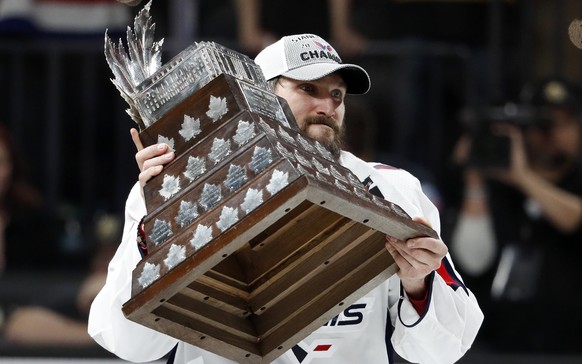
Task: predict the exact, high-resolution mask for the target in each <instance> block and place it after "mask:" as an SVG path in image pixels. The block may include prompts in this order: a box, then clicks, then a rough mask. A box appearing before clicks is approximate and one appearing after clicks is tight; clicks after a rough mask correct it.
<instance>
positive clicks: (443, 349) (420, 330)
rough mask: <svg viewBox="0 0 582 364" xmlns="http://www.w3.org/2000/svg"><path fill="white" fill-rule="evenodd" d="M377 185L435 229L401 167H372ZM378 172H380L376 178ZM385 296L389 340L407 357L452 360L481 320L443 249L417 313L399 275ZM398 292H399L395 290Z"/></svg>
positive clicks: (425, 202)
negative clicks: (420, 310)
mask: <svg viewBox="0 0 582 364" xmlns="http://www.w3.org/2000/svg"><path fill="white" fill-rule="evenodd" d="M375 169H376V170H377V171H378V174H379V176H376V180H377V181H378V187H379V188H380V189H381V190H382V193H383V194H384V196H385V198H386V199H387V200H389V201H392V202H394V203H396V204H398V205H399V206H400V207H402V208H403V209H404V210H405V211H406V212H407V213H408V214H409V215H410V216H411V217H417V216H420V217H424V218H426V219H427V220H428V221H429V222H430V223H431V225H432V228H433V229H434V230H435V231H436V232H437V233H438V234H439V235H440V219H439V213H438V210H437V208H436V207H435V206H434V204H433V203H432V202H431V201H430V200H429V199H428V197H427V196H426V195H425V194H424V193H423V191H422V187H421V185H420V182H419V181H418V179H416V178H415V177H414V176H412V175H410V174H409V173H408V172H406V171H402V170H390V169H387V168H380V169H378V168H375ZM380 177H381V178H380ZM393 278H394V279H391V280H390V281H391V282H390V284H391V285H396V286H394V287H393V289H391V290H390V291H391V292H394V296H393V297H389V307H390V317H391V321H392V324H393V325H394V331H393V333H392V338H391V342H392V346H393V348H394V350H395V351H396V352H397V353H398V355H400V356H401V357H403V358H405V359H406V360H408V361H410V362H413V363H454V362H455V361H457V360H458V359H459V358H461V357H462V356H463V355H464V354H465V353H466V352H467V350H468V349H469V348H470V347H471V345H472V343H473V341H474V340H475V338H476V336H477V333H478V331H479V328H480V327H481V324H482V322H483V313H482V311H481V309H480V307H479V305H478V303H477V300H476V298H475V296H474V295H473V293H472V292H471V291H470V290H469V289H468V288H467V287H466V286H465V285H464V283H463V280H462V278H461V277H460V275H459V274H458V272H457V271H456V270H455V268H454V265H453V263H452V260H451V257H450V255H448V254H447V256H445V258H443V261H442V263H441V267H440V268H439V269H438V270H437V271H435V272H433V273H432V275H431V276H430V285H429V292H428V298H427V304H426V307H425V310H424V312H422V313H420V314H419V313H418V312H417V311H416V309H415V308H414V306H413V305H412V303H411V302H410V300H408V298H407V297H406V293H405V292H404V290H403V289H402V288H401V283H400V280H399V279H398V278H397V277H393ZM398 293H399V294H398Z"/></svg>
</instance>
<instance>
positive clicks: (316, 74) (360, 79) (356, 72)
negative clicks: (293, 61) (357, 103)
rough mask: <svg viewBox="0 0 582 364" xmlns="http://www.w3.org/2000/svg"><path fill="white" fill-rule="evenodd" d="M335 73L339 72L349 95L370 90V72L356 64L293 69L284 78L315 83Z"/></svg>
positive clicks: (307, 66)
mask: <svg viewBox="0 0 582 364" xmlns="http://www.w3.org/2000/svg"><path fill="white" fill-rule="evenodd" d="M334 72H338V73H339V74H340V75H341V76H342V78H343V79H344V82H345V83H346V92H347V93H348V94H352V95H359V94H365V93H366V92H368V90H370V76H369V75H368V72H366V70H364V69H363V68H362V67H360V66H358V65H355V64H335V63H316V64H310V65H306V66H303V67H298V68H295V69H292V70H290V71H288V72H285V73H283V74H282V76H285V77H289V78H291V79H294V80H300V81H313V80H317V79H320V78H323V77H325V76H327V75H330V74H332V73H334Z"/></svg>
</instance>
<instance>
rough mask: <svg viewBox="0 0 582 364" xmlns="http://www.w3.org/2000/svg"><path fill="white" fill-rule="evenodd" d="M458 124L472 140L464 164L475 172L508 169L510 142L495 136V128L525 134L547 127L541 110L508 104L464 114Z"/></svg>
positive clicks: (548, 120)
mask: <svg viewBox="0 0 582 364" xmlns="http://www.w3.org/2000/svg"><path fill="white" fill-rule="evenodd" d="M461 120H462V123H463V124H464V125H465V127H466V129H467V130H468V132H469V134H470V136H471V139H472V143H471V150H470V153H469V159H468V161H467V164H468V165H469V166H472V167H477V168H508V167H509V165H510V162H511V160H510V153H511V141H510V140H509V137H508V136H506V135H500V134H498V133H496V132H495V127H496V126H497V125H500V124H511V125H514V126H516V127H518V128H520V129H522V130H525V129H528V128H532V127H535V128H540V129H544V128H546V127H547V126H548V125H549V123H550V118H549V116H548V115H547V112H545V111H544V110H543V109H541V108H537V107H533V106H531V105H526V104H517V103H511V102H509V103H506V104H504V105H500V106H492V107H487V108H483V109H472V110H467V111H466V112H465V113H464V114H463V116H462V118H461Z"/></svg>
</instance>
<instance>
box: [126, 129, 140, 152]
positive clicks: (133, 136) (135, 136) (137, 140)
mask: <svg viewBox="0 0 582 364" xmlns="http://www.w3.org/2000/svg"><path fill="white" fill-rule="evenodd" d="M129 133H130V134H131V140H133V144H135V148H136V149H137V151H138V152H139V151H140V150H142V149H143V144H142V142H141V139H140V138H139V133H138V132H137V130H136V129H135V128H131V129H130V130H129Z"/></svg>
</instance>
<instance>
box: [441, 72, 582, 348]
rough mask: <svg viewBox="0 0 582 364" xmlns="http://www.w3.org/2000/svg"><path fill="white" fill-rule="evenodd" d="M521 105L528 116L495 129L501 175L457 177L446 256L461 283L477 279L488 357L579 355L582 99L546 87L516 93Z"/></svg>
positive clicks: (483, 171) (489, 171)
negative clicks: (529, 110)
mask: <svg viewBox="0 0 582 364" xmlns="http://www.w3.org/2000/svg"><path fill="white" fill-rule="evenodd" d="M522 100H523V102H524V103H525V106H533V107H534V110H539V112H536V114H535V115H536V117H535V118H531V119H529V120H526V119H521V120H520V119H517V118H509V120H508V123H507V124H502V125H498V128H497V129H495V130H496V133H497V134H498V136H504V137H506V138H508V141H509V146H510V148H509V152H510V153H509V160H508V162H509V164H508V165H507V167H506V168H502V167H500V165H496V166H495V168H486V167H485V165H484V164H483V163H480V164H479V165H478V166H475V165H473V166H472V167H471V165H469V166H468V167H467V168H466V169H465V171H464V173H465V174H464V176H465V178H466V179H465V183H466V184H465V195H464V200H463V202H462V209H461V211H460V215H459V219H458V221H457V226H456V230H455V231H454V233H453V238H452V241H451V254H452V256H453V257H454V258H455V260H456V262H457V266H458V267H459V269H460V270H461V271H462V272H463V273H464V277H465V279H466V280H467V281H468V282H469V284H471V283H475V282H474V281H479V280H480V284H473V285H472V287H476V290H479V291H478V293H477V296H478V297H480V302H481V303H482V305H483V307H484V311H485V314H486V315H487V317H488V318H489V320H488V322H486V323H485V325H484V330H483V331H482V334H483V335H484V336H482V337H483V338H484V339H486V340H487V341H489V342H490V343H491V344H493V345H494V349H499V350H519V351H527V352H534V351H544V352H560V353H565V352H580V350H581V349H582V348H581V347H580V343H581V342H582V334H580V330H579V328H580V325H582V316H581V315H580V314H579V302H580V300H581V299H582V293H581V291H580V290H579V289H577V288H576V286H577V284H578V283H579V282H582V273H581V272H580V270H579V269H578V268H577V267H578V265H579V259H580V258H579V257H580V256H581V255H582V245H581V244H580V242H582V158H581V151H582V149H581V148H582V144H581V140H580V138H581V134H582V91H581V89H580V88H579V87H578V86H576V85H573V84H570V83H568V82H565V81H563V80H560V79H550V80H546V81H543V82H539V83H536V84H534V85H532V86H527V87H525V88H524V90H523V92H522ZM546 115H547V118H546V117H545V116H546ZM476 142H477V140H473V144H475V143H476ZM466 146H467V145H464V146H462V147H463V148H461V149H464V150H465V152H461V153H459V155H458V156H459V160H460V161H466V160H467V158H466V157H467V155H468V154H467V153H466V151H467V150H468V149H467V148H465V147H466ZM473 146H474V145H473ZM498 252H499V255H500V256H499V259H498V261H497V257H498ZM496 263H497V264H496ZM479 292H480V294H479ZM487 296H489V297H487ZM487 302H489V303H488V304H487ZM496 322H503V323H504V328H503V330H502V331H499V330H498V328H497V327H494V326H495V325H496V324H495V323H496Z"/></svg>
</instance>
